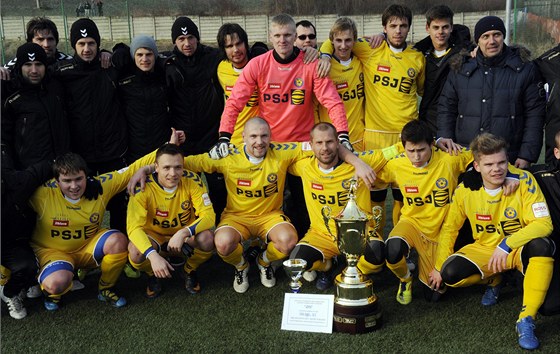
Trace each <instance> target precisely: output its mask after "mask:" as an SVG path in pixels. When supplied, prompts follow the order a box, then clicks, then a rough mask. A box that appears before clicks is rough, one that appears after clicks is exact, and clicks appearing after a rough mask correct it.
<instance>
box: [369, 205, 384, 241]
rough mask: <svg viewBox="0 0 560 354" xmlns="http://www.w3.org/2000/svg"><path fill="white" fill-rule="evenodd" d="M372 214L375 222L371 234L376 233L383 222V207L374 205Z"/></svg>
mask: <svg viewBox="0 0 560 354" xmlns="http://www.w3.org/2000/svg"><path fill="white" fill-rule="evenodd" d="M371 215H372V216H373V222H374V225H373V230H372V232H371V234H373V235H375V234H376V233H377V231H378V229H379V226H380V224H381V219H382V218H383V208H382V207H380V206H379V205H376V206H374V207H373V208H372V209H371Z"/></svg>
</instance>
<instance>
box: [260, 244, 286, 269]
mask: <svg viewBox="0 0 560 354" xmlns="http://www.w3.org/2000/svg"><path fill="white" fill-rule="evenodd" d="M264 256H265V257H266V259H264V257H259V264H260V265H262V266H268V265H269V264H270V263H271V262H274V261H277V260H280V259H284V258H287V257H288V255H287V254H284V253H282V252H280V251H278V250H277V249H276V247H275V245H274V242H269V243H268V246H267V247H266V252H265V255H264ZM267 261H268V262H267Z"/></svg>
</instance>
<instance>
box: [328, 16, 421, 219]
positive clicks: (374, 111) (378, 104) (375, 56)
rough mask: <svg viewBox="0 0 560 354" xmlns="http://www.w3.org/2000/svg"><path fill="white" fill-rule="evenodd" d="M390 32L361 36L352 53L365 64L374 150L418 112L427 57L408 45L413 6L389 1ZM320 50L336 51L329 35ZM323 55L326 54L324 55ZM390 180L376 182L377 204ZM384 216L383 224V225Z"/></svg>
mask: <svg viewBox="0 0 560 354" xmlns="http://www.w3.org/2000/svg"><path fill="white" fill-rule="evenodd" d="M381 21H382V24H383V32H384V33H385V35H386V41H384V42H383V43H382V44H381V45H380V46H379V47H377V48H375V49H372V48H370V47H369V44H368V43H367V42H366V41H364V40H359V41H358V42H357V43H356V44H355V45H354V48H353V53H354V55H356V57H357V58H358V59H359V60H360V61H361V62H362V63H363V65H364V77H365V97H366V100H367V102H368V103H367V104H366V108H365V132H364V148H365V150H374V149H380V148H384V147H387V146H390V145H393V144H395V143H397V142H398V140H399V135H400V132H401V130H402V128H403V127H404V125H405V124H406V123H408V122H409V121H411V120H413V119H416V118H418V95H420V96H421V95H422V94H423V89H424V75H425V74H424V62H425V61H424V57H423V55H422V53H419V52H418V51H416V50H414V49H412V48H411V47H409V46H407V43H406V38H407V36H408V32H409V31H410V26H411V25H412V12H411V11H410V9H408V8H407V7H405V6H402V5H391V6H389V7H387V8H386V9H385V11H383V15H382V18H381ZM321 52H322V53H327V54H330V53H332V52H333V45H332V43H331V42H330V41H326V42H325V43H324V44H323V46H322V47H321ZM323 60H325V59H323ZM386 196H387V191H386V186H383V185H379V184H378V185H377V190H376V191H374V192H372V202H373V204H374V205H379V206H384V204H385V198H386ZM393 198H394V199H395V202H394V204H393V223H396V221H397V220H398V216H399V214H400V209H401V207H402V195H401V194H400V192H399V190H398V188H396V187H395V186H394V187H393ZM384 220H385V218H383V221H382V224H381V230H383V227H384V223H385V221H384Z"/></svg>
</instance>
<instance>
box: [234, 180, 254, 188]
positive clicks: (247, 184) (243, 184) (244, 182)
mask: <svg viewBox="0 0 560 354" xmlns="http://www.w3.org/2000/svg"><path fill="white" fill-rule="evenodd" d="M237 185H238V186H241V187H251V181H250V180H248V179H238V180H237Z"/></svg>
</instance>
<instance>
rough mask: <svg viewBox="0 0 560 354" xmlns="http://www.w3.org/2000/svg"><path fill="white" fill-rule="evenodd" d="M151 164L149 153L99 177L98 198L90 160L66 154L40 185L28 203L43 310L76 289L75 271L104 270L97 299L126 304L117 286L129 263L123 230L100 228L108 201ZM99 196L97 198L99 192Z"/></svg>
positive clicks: (57, 161)
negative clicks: (34, 217) (32, 213)
mask: <svg viewBox="0 0 560 354" xmlns="http://www.w3.org/2000/svg"><path fill="white" fill-rule="evenodd" d="M151 161H153V154H150V155H146V156H145V157H144V158H142V159H140V160H138V161H136V162H135V163H134V164H132V165H131V166H130V167H129V168H125V169H122V170H119V171H113V172H109V173H105V174H102V175H99V176H98V177H97V179H98V180H99V182H101V187H100V188H101V189H100V190H99V192H98V193H99V195H98V196H97V198H95V199H91V200H89V199H87V198H85V197H84V193H85V195H91V194H92V191H91V188H94V187H95V188H98V186H99V184H98V183H93V180H92V179H91V178H88V177H87V173H86V171H87V170H88V168H87V165H86V162H85V161H84V159H83V158H82V157H80V156H79V155H77V154H75V153H66V154H64V155H62V156H60V157H58V158H57V159H56V161H55V162H54V164H53V172H54V177H55V178H54V180H50V181H48V182H47V183H45V184H44V185H42V186H41V187H39V188H38V189H37V190H36V191H35V193H34V194H33V196H32V197H31V199H30V205H31V207H32V208H33V210H34V211H35V212H36V213H37V223H36V227H35V230H34V232H33V236H32V238H31V247H32V248H33V251H34V252H35V255H36V256H37V259H38V261H39V266H40V273H39V284H40V285H41V288H42V290H43V292H44V293H45V295H46V298H45V308H46V309H47V310H49V311H54V310H57V309H58V308H59V301H60V298H61V297H62V295H64V294H65V293H67V292H68V291H69V290H70V289H71V287H72V278H73V277H74V270H75V269H90V268H95V267H98V266H100V268H101V277H100V279H99V294H98V298H99V300H101V301H105V302H108V303H110V304H111V305H113V306H115V307H122V306H124V305H126V299H125V298H124V297H122V296H119V295H117V294H116V293H115V290H114V289H113V287H114V286H115V283H116V282H117V279H118V278H119V275H120V274H121V271H122V269H123V267H124V265H125V263H126V259H127V245H128V239H127V238H126V236H125V235H124V234H123V233H122V232H120V231H119V230H114V229H113V230H108V229H105V228H102V227H101V222H102V221H103V215H104V213H105V208H106V207H107V203H108V202H109V200H110V199H111V198H112V197H113V196H114V195H116V194H117V193H119V192H122V191H123V190H124V189H125V188H126V185H127V183H128V180H129V179H130V177H131V176H132V175H133V174H134V172H136V171H137V170H138V169H139V167H141V166H144V165H147V164H148V163H149V162H151ZM96 195H97V194H96Z"/></svg>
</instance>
